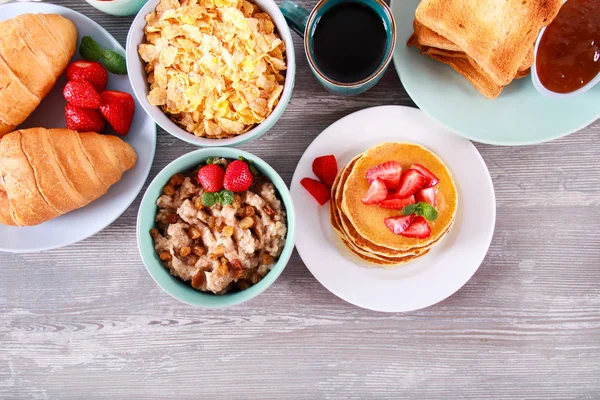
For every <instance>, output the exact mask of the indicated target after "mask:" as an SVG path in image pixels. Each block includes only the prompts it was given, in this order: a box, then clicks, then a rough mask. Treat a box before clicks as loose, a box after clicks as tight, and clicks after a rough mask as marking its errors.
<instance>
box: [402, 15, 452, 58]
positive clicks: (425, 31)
mask: <svg viewBox="0 0 600 400" xmlns="http://www.w3.org/2000/svg"><path fill="white" fill-rule="evenodd" d="M413 29H414V30H415V35H417V40H418V41H419V44H420V45H421V46H428V47H435V48H438V49H442V50H450V51H461V49H460V47H458V46H457V45H455V44H454V43H452V42H451V41H449V40H448V39H446V38H445V37H443V36H442V35H439V34H437V33H436V32H434V31H433V30H431V29H429V28H428V27H426V26H425V25H423V24H422V23H420V22H419V20H417V19H416V18H415V20H414V21H413Z"/></svg>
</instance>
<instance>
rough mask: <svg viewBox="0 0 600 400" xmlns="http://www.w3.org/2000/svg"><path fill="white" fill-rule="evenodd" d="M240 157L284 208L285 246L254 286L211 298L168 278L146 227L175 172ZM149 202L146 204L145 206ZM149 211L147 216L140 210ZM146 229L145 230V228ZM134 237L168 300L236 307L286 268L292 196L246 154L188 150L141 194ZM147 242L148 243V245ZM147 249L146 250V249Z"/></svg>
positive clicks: (269, 170)
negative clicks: (261, 177)
mask: <svg viewBox="0 0 600 400" xmlns="http://www.w3.org/2000/svg"><path fill="white" fill-rule="evenodd" d="M239 156H243V157H244V158H246V159H247V160H250V161H253V162H254V165H255V166H256V167H257V169H258V170H259V171H261V172H262V173H263V174H264V175H266V176H267V177H268V178H269V179H270V180H271V182H272V183H273V185H275V188H276V189H277V192H278V194H279V196H278V197H279V198H280V200H281V201H282V203H283V204H284V206H285V210H286V219H287V234H286V239H285V244H284V247H283V250H282V252H281V255H280V256H279V259H278V260H277V262H276V263H275V265H274V266H273V268H272V269H271V270H270V271H269V273H268V274H267V275H265V276H264V277H263V278H262V279H261V280H260V281H259V282H258V283H256V284H255V285H252V286H251V287H249V288H248V289H246V290H242V291H239V292H233V293H226V294H224V295H214V294H212V293H205V292H201V291H198V290H196V289H193V288H192V287H191V286H190V285H189V284H188V283H186V282H183V281H182V280H180V279H178V278H175V277H174V276H172V275H171V274H170V273H169V271H168V269H166V268H165V267H164V266H163V265H162V263H161V262H160V260H159V258H158V255H157V254H156V252H155V251H154V244H153V243H152V238H151V237H150V234H149V232H150V228H151V227H153V226H154V217H155V215H156V210H157V207H156V199H157V198H158V196H159V195H160V192H161V190H162V187H163V186H164V185H165V184H166V183H167V182H168V180H169V178H170V177H171V176H172V175H173V174H176V173H179V172H185V171H188V170H189V169H192V168H195V167H196V166H197V165H199V164H200V163H201V162H202V161H204V160H205V159H206V158H207V157H224V158H228V159H237V158H238V157H239ZM148 203H150V204H148ZM147 209H150V210H152V212H151V215H148V213H147V212H145V211H144V210H147ZM146 228H148V229H146ZM136 236H137V244H138V251H139V252H140V256H141V258H142V261H143V263H144V266H145V267H146V270H147V271H148V273H149V274H150V276H151V277H152V279H153V280H154V282H156V284H157V285H158V286H159V287H160V288H161V289H162V290H163V291H164V292H166V293H167V294H168V295H170V296H171V297H173V298H175V299H177V300H179V301H181V302H183V303H186V304H189V305H192V306H195V307H201V308H222V307H230V306H234V305H238V304H241V303H244V302H246V301H249V300H251V299H253V298H255V297H256V296H258V295H259V294H261V293H262V292H264V291H265V290H267V289H268V288H269V287H270V286H271V285H272V284H273V283H274V282H275V281H276V280H277V278H278V277H279V276H280V275H281V273H282V272H283V270H284V269H285V267H286V266H287V264H288V262H289V260H290V258H291V256H292V252H293V250H294V246H295V237H296V213H295V208H294V203H293V200H292V195H291V193H290V191H289V189H288V187H287V185H286V184H285V182H284V181H283V179H282V178H281V176H280V175H279V174H278V173H277V171H275V169H273V167H271V166H270V165H269V164H268V163H267V162H266V161H264V160H263V159H261V158H259V157H258V156H255V155H254V154H252V153H248V152H246V151H243V150H239V149H236V148H231V147H207V148H203V149H198V150H194V151H191V152H189V153H187V154H184V155H182V156H181V157H178V158H176V159H175V160H173V161H172V162H171V163H169V164H168V165H167V166H166V167H164V168H163V169H162V170H161V171H160V172H159V173H158V174H157V175H156V177H155V178H154V179H153V180H152V182H151V183H150V185H149V186H148V188H147V189H146V193H145V194H144V196H143V198H142V201H141V203H140V207H139V210H138V215H137V223H136ZM148 242H149V243H150V244H148ZM148 247H150V249H151V251H150V250H147V248H148Z"/></svg>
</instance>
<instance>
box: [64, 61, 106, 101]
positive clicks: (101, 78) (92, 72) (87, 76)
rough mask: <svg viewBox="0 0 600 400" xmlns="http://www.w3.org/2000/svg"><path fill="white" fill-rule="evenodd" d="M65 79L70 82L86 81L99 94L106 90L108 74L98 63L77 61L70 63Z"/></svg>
mask: <svg viewBox="0 0 600 400" xmlns="http://www.w3.org/2000/svg"><path fill="white" fill-rule="evenodd" d="M67 79H68V80H70V81H88V82H89V83H91V84H92V85H93V86H94V87H95V88H96V90H97V91H98V92H99V93H100V92H103V91H104V89H106V84H107V83H108V73H107V72H106V68H104V66H102V64H100V63H97V62H93V61H85V60H79V61H75V62H73V63H71V64H70V65H69V68H67Z"/></svg>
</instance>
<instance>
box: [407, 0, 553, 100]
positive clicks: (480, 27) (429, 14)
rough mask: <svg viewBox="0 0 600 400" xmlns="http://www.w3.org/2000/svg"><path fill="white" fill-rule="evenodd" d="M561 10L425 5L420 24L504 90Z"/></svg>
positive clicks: (511, 3)
mask: <svg viewBox="0 0 600 400" xmlns="http://www.w3.org/2000/svg"><path fill="white" fill-rule="evenodd" d="M561 5H562V0H543V1H542V0H505V1H504V0H503V1H498V0H423V1H421V3H420V4H419V6H418V7H417V10H416V12H415V18H416V19H417V20H418V21H419V22H420V23H422V24H423V25H425V26H426V27H428V28H429V29H431V30H433V31H434V32H436V33H437V34H439V35H441V36H443V37H444V38H446V39H448V40H449V41H450V42H452V43H455V44H456V45H457V46H458V47H459V48H460V49H462V50H463V51H464V52H465V53H466V54H467V55H468V56H469V57H471V58H472V59H473V60H474V61H475V62H476V63H477V65H479V66H480V67H481V68H482V69H483V71H485V73H486V74H487V75H489V77H490V78H491V80H492V81H493V82H494V83H495V84H496V86H497V87H502V86H505V85H507V84H508V83H510V81H512V80H513V78H514V77H515V76H516V74H517V71H518V70H519V69H520V67H521V65H522V63H523V61H524V60H525V59H526V57H527V56H528V54H529V52H530V51H531V45H532V43H533V42H534V40H535V38H536V37H537V35H538V33H539V31H540V29H542V28H543V27H544V26H546V25H548V24H549V23H550V22H551V21H552V20H553V19H554V17H555V16H556V14H557V13H558V10H559V9H560V7H561ZM460 64H464V67H465V68H467V69H468V68H469V67H468V66H467V65H466V64H465V63H464V62H462V61H461V62H460ZM455 69H456V68H455ZM489 93H491V92H488V94H489ZM498 93H499V92H498Z"/></svg>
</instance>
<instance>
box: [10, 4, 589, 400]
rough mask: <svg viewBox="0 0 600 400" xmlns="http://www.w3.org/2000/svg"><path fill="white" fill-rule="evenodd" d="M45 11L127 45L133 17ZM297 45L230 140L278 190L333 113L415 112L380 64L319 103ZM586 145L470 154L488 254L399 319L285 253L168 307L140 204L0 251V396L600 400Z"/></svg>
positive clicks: (169, 140)
mask: <svg viewBox="0 0 600 400" xmlns="http://www.w3.org/2000/svg"><path fill="white" fill-rule="evenodd" d="M58 3H60V4H62V5H65V6H68V7H71V8H73V9H75V10H77V11H80V12H82V13H84V14H86V15H88V16H90V17H91V18H93V19H94V20H96V21H97V22H98V23H100V24H101V25H102V26H104V27H105V28H106V29H108V31H109V32H110V33H112V34H113V35H114V36H115V37H116V38H117V39H118V40H119V41H120V42H121V43H122V44H123V45H124V44H125V38H126V34H127V30H128V28H129V24H130V23H131V21H132V18H117V17H112V16H108V15H105V14H102V13H100V12H99V11H96V10H95V9H93V8H92V7H90V6H88V5H87V3H85V2H83V1H81V0H65V1H58ZM313 4H314V1H312V0H311V1H306V2H305V5H307V6H312V5H313ZM294 39H295V41H296V54H297V58H298V71H297V78H296V79H297V81H296V89H295V91H294V95H293V98H292V101H291V103H290V105H289V107H288V109H287V111H286V113H285V115H284V116H283V117H282V118H281V120H280V121H279V122H278V123H277V125H276V126H275V127H274V128H273V129H272V130H271V131H270V132H269V133H268V134H266V135H265V136H263V137H262V138H260V139H258V140H256V141H253V142H252V143H249V144H247V145H245V146H243V149H245V150H247V151H250V152H252V153H254V154H257V155H258V156H260V157H262V158H264V159H265V160H266V161H267V162H269V163H270V164H271V165H272V166H273V167H274V168H275V169H276V170H277V171H278V172H279V173H280V174H281V175H282V176H283V178H284V179H285V180H286V182H288V183H289V182H290V179H291V177H292V173H293V171H294V168H295V166H296V163H297V162H298V160H299V158H300V156H301V155H302V153H303V151H304V149H305V148H306V147H307V146H308V145H309V143H310V142H311V141H312V140H313V139H314V138H315V137H316V136H317V135H318V134H319V132H321V131H322V130H323V129H325V128H326V127H327V126H328V125H330V124H331V123H333V122H334V121H336V120H337V119H339V118H341V117H343V116H345V115H348V114H350V113H352V112H354V111H357V110H360V109H363V108H366V107H372V106H378V105H384V104H401V105H408V106H414V104H413V102H412V101H411V100H410V98H409V97H408V95H407V94H406V93H405V91H404V90H403V88H402V85H401V83H400V81H399V80H398V77H397V76H396V73H395V71H394V69H393V68H390V69H389V70H388V72H387V74H386V75H385V77H384V78H383V80H382V81H381V82H380V83H379V84H378V85H377V86H376V87H375V88H374V89H372V90H371V91H369V92H368V93H366V94H364V95H361V96H358V97H352V98H343V97H338V96H333V95H331V94H328V93H327V92H326V91H325V90H324V89H322V88H321V87H320V86H319V85H318V83H317V82H316V80H315V79H313V77H312V76H311V73H310V71H309V68H308V65H307V62H306V59H305V57H304V56H303V49H302V46H301V42H300V40H299V39H298V37H295V38H294ZM599 106H600V105H599ZM509 117H510V116H507V118H509ZM599 141H600V123H599V122H596V123H595V124H593V125H592V126H590V127H588V128H585V129H583V130H582V131H581V132H578V133H576V134H573V135H570V136H568V137H566V138H563V139H560V140H556V141H554V142H551V143H546V144H543V145H537V146H527V147H517V148H507V147H494V146H487V145H480V144H477V148H478V149H479V151H480V152H481V154H482V156H483V158H484V159H485V161H486V162H487V164H488V167H489V170H490V173H491V175H492V178H493V181H494V185H495V188H496V196H497V203H498V216H497V222H496V232H495V234H494V239H493V242H492V246H491V248H490V250H489V253H488V255H487V257H486V259H485V261H484V263H483V265H482V266H481V267H480V268H479V270H478V271H477V273H476V274H475V276H474V277H473V278H472V279H471V280H470V282H469V283H467V284H466V285H465V286H464V287H463V288H462V289H461V290H460V291H459V292H458V293H456V294H455V295H453V296H451V297H450V298H449V299H447V300H445V301H443V302H441V303H440V304H437V305H435V306H433V307H430V308H428V309H425V310H421V311H416V312H411V313H406V314H382V313H377V312H371V311H367V310H362V309H360V308H357V307H354V306H352V305H350V304H347V303H345V302H344V301H342V300H340V299H338V298H337V297H335V296H334V295H333V294H331V293H329V292H328V291H327V290H326V289H325V288H323V287H322V286H321V285H320V284H319V283H318V282H317V281H316V280H315V279H314V278H313V277H312V275H311V274H310V273H309V272H308V270H307V269H306V268H305V266H304V265H303V263H302V261H301V260H300V258H299V257H298V254H297V253H294V255H293V257H292V260H291V261H290V263H289V265H288V266H287V268H286V270H285V271H284V272H283V274H282V275H281V277H280V278H279V279H278V280H277V282H275V284H274V285H273V286H272V287H271V288H270V289H269V290H268V291H267V292H265V293H264V294H263V295H261V296H259V297H258V298H256V299H255V300H253V301H250V302H248V303H246V304H244V305H242V306H238V307H234V308H230V309H226V310H219V311H207V310H201V309H197V308H193V307H190V306H187V305H185V304H183V303H180V302H178V301H176V300H174V299H172V298H171V297H169V296H168V295H167V294H166V293H164V292H163V291H162V290H161V289H160V288H159V287H158V286H157V285H156V284H155V283H154V281H153V280H152V278H151V277H150V276H149V275H148V273H147V272H146V270H145V268H144V266H143V264H142V261H141V259H140V256H139V254H138V250H137V246H136V239H135V219H136V213H137V209H138V206H139V202H140V198H141V195H140V196H138V199H137V200H136V201H135V202H134V204H133V205H132V206H131V207H130V208H129V209H128V210H127V211H126V212H125V214H123V216H122V217H121V218H119V219H118V220H117V221H116V222H115V223H113V224H112V225H111V226H110V227H108V228H107V229H105V230H104V231H103V232H101V233H99V234H97V235H95V236H94V237H92V238H90V239H88V240H85V241H83V242H81V243H78V244H75V245H72V246H68V247H66V248H63V249H59V250H55V251H49V252H45V253H40V254H26V255H8V254H0V266H1V268H2V278H1V279H0V398H3V399H6V398H11V397H14V398H20V399H22V398H78V399H86V398H111V399H117V398H133V399H137V398H140V399H141V398H175V397H188V398H204V399H215V398H224V399H233V398H240V399H250V398H252V399H254V398H256V399H267V398H276V399H283V398H286V399H287V398H289V399H318V398H341V399H349V398H352V399H354V398H356V399H358V398H361V399H363V398H376V399H384V398H390V399H396V398H414V399H417V398H443V399H451V398H458V397H471V398H478V399H483V398H494V399H499V398H506V399H514V398H539V399H566V398H579V399H592V398H600V233H599V230H600V151H599V148H598V142H599ZM157 146H158V148H157V152H156V159H155V162H154V167H153V168H152V171H151V173H150V177H149V178H148V180H151V179H152V178H153V177H154V176H155V175H156V174H157V173H158V171H159V170H160V169H162V168H163V167H164V166H165V165H166V164H167V163H169V162H170V161H171V160H173V159H175V158H176V157H178V156H180V155H182V154H184V153H187V152H189V151H191V150H194V149H195V148H194V147H193V146H191V145H188V144H186V143H184V142H182V141H180V140H177V139H175V138H174V137H172V136H170V135H169V134H167V133H165V132H163V131H161V130H159V133H158V145H157ZM467 212H468V210H467ZM0 240H1V239H0ZM224 394H227V395H226V396H225V395H224Z"/></svg>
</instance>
